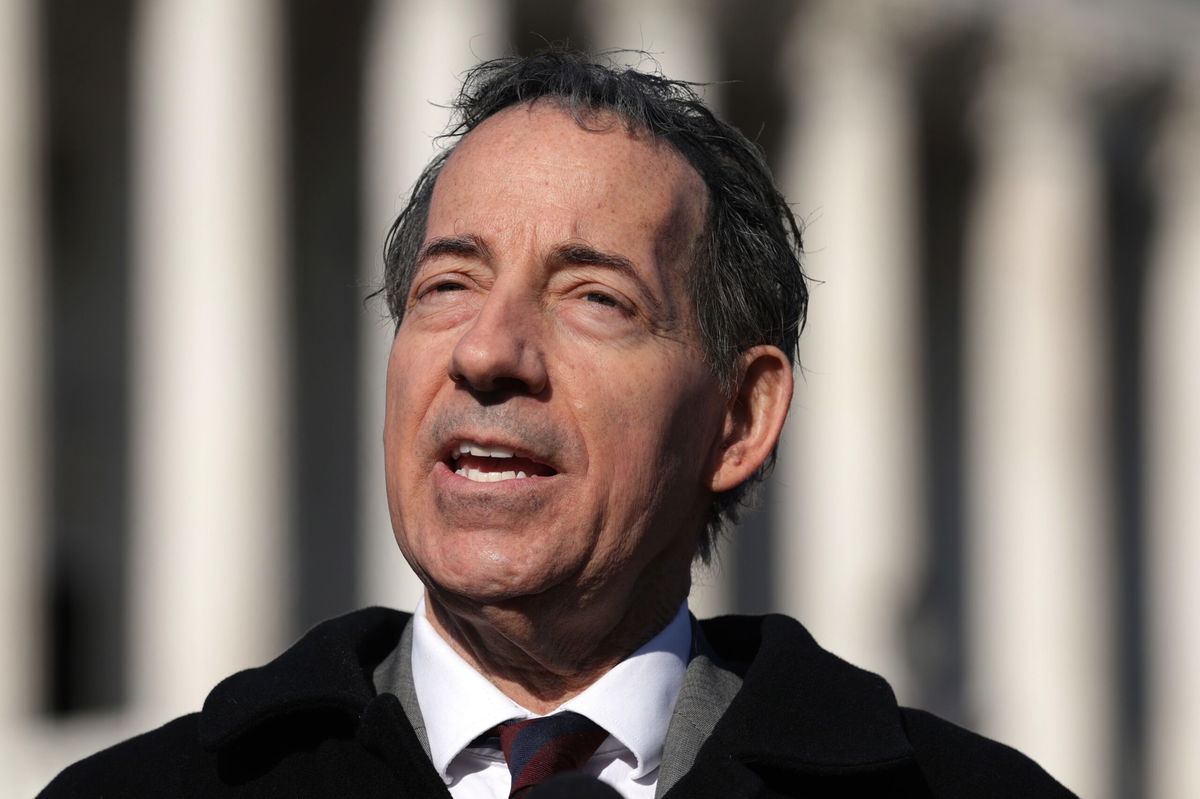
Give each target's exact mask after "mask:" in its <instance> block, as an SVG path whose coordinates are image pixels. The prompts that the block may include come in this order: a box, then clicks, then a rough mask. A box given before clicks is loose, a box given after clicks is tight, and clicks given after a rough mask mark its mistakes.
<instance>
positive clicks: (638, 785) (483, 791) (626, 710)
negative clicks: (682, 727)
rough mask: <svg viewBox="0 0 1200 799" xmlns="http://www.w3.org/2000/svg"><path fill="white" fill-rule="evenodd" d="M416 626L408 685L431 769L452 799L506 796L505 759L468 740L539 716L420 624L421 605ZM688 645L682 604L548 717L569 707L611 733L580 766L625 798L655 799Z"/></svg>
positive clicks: (422, 621)
mask: <svg viewBox="0 0 1200 799" xmlns="http://www.w3.org/2000/svg"><path fill="white" fill-rule="evenodd" d="M412 623H413V642H412V679H413V688H414V690H415V691H416V695H417V703H418V704H419V705H420V707H421V716H422V718H423V719H424V721H425V731H426V734H427V735H428V738H429V756H430V759H431V760H432V761H433V767H434V768H435V769H437V771H438V773H439V774H441V775H442V779H444V780H445V781H446V785H447V787H448V788H449V789H450V794H451V796H454V797H455V799H505V797H507V796H508V790H509V786H510V784H511V777H510V775H509V772H508V766H507V764H506V763H505V761H504V755H503V753H502V752H500V751H499V750H497V749H492V748H490V747H483V748H476V747H471V746H470V744H471V742H472V741H474V740H475V739H476V738H477V737H479V735H481V734H482V733H484V732H486V731H487V730H489V729H491V728H492V727H495V726H496V725H497V724H499V723H500V722H502V721H508V720H509V719H513V718H517V719H525V718H534V717H536V716H537V715H538V714H536V713H533V712H531V711H529V710H527V709H525V708H523V707H521V706H520V705H518V704H517V703H516V702H514V701H512V700H511V699H509V698H508V697H507V696H505V695H504V694H503V693H501V692H500V690H499V689H498V688H496V686H494V685H492V684H491V683H490V682H488V680H487V678H485V677H484V676H483V675H482V674H480V673H479V672H478V671H476V670H475V669H474V667H472V666H471V665H470V664H469V663H467V662H466V661H465V660H463V659H462V657H460V656H459V654H458V653H457V652H455V651H454V649H453V648H452V647H451V646H450V645H449V644H448V643H446V641H445V640H443V639H442V637H441V636H440V635H439V634H438V632H437V631H436V630H435V629H434V628H433V625H432V624H430V622H429V620H428V619H427V618H426V616H425V602H424V600H423V599H422V601H421V603H420V604H419V605H418V606H417V609H416V612H415V613H414V614H413V622H412ZM691 642H692V629H691V621H690V618H689V616H688V611H687V604H686V603H684V604H683V606H682V607H680V609H679V612H678V613H676V614H675V618H673V619H672V620H671V622H670V623H669V624H667V626H666V627H664V628H663V630H662V631H661V632H660V633H659V634H658V635H656V636H654V637H653V638H651V639H650V640H649V641H647V642H646V644H645V645H644V646H642V647H641V648H640V649H638V650H637V651H636V652H634V653H633V654H632V655H630V656H629V657H628V658H626V659H625V660H623V661H622V662H620V663H618V664H617V665H616V666H614V667H613V668H612V669H611V670H610V671H609V672H608V673H606V674H605V675H604V676H602V677H601V678H600V679H599V680H597V681H596V682H594V683H592V684H591V685H590V686H588V687H587V689H585V690H584V691H583V693H581V694H579V695H578V696H576V697H574V698H572V699H569V700H568V701H566V702H564V703H563V704H562V705H561V706H560V707H558V708H556V709H555V710H554V711H552V712H558V711H559V710H573V711H575V712H576V713H580V714H582V715H584V716H587V717H588V718H589V719H591V720H592V721H594V722H596V723H597V724H599V725H600V726H601V727H603V728H604V729H606V730H607V731H608V733H609V737H608V738H606V739H605V740H604V742H603V743H601V744H600V748H599V749H598V750H597V751H596V754H595V755H593V756H592V759H591V760H589V761H588V762H587V765H586V766H584V769H583V770H584V771H585V772H586V773H588V774H591V775H593V776H595V777H599V778H600V779H601V780H603V781H604V782H606V783H608V784H609V785H611V786H613V787H614V788H616V789H617V791H619V792H620V793H621V795H622V796H624V797H631V798H632V797H638V798H639V799H651V797H653V796H654V789H655V786H656V784H657V782H658V766H659V763H660V762H661V761H662V751H663V740H664V739H665V738H666V735H667V725H668V724H669V723H670V720H671V712H672V711H673V710H674V708H675V700H676V698H677V697H678V695H679V688H680V686H681V685H682V684H683V673H684V671H685V670H686V668H687V662H688V655H689V653H690V651H691ZM547 715H549V714H547Z"/></svg>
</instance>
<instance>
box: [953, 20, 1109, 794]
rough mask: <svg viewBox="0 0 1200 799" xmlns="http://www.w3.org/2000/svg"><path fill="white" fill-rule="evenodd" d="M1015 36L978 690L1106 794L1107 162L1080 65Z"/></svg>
mask: <svg viewBox="0 0 1200 799" xmlns="http://www.w3.org/2000/svg"><path fill="white" fill-rule="evenodd" d="M1026 22H1027V24H1029V25H1034V24H1036V20H1032V19H1030V20H1026ZM1014 24H1016V23H1015V21H1014ZM1007 32H1008V33H1009V34H1010V35H1009V38H1008V39H1007V40H1006V41H1007V43H1008V45H1009V47H1010V48H1011V49H1010V50H1009V51H1008V52H1006V53H1005V58H1004V59H1003V61H1002V62H1001V64H1000V65H999V66H998V67H997V68H996V70H995V71H994V72H993V73H992V75H991V76H990V78H989V85H988V86H987V87H986V89H985V92H984V96H983V98H982V108H981V111H982V115H981V116H980V117H979V118H978V121H979V123H980V125H979V128H978V130H979V131H980V136H981V147H982V153H983V168H982V171H981V175H980V189H979V194H978V200H977V205H976V209H975V210H976V214H975V217H974V219H973V234H972V235H973V238H972V241H971V243H970V254H969V270H968V275H967V279H966V308H965V313H964V319H965V325H966V339H967V341H966V346H965V358H966V367H967V372H968V377H967V403H968V406H967V419H968V423H967V426H968V431H969V432H968V442H969V447H968V464H969V467H968V468H969V474H968V475H967V492H968V512H967V517H968V524H967V530H968V533H969V536H968V540H967V542H966V546H965V550H966V561H967V580H966V581H965V584H966V586H967V588H968V600H967V605H968V607H967V614H966V618H967V640H968V654H967V661H968V686H967V689H968V696H969V701H970V702H971V706H972V707H973V708H974V709H975V711H976V712H977V714H978V719H979V729H980V731H981V732H983V733H985V734H987V735H990V736H993V737H995V738H998V739H1000V740H1001V741H1004V742H1005V743H1008V744H1010V745H1013V746H1016V747H1017V748H1019V749H1021V750H1023V751H1024V752H1026V753H1027V754H1029V755H1030V756H1032V757H1033V758H1034V759H1035V760H1037V761H1038V762H1040V763H1041V764H1042V765H1043V766H1044V767H1045V768H1046V769H1047V770H1048V771H1050V773H1051V774H1053V775H1055V776H1056V777H1057V778H1059V779H1060V780H1062V781H1063V782H1064V783H1065V784H1066V785H1067V786H1068V787H1069V788H1071V789H1072V790H1074V791H1075V792H1077V793H1078V794H1079V795H1080V796H1088V797H1095V798H1096V799H1103V797H1106V796H1108V795H1109V790H1110V788H1109V785H1108V783H1109V780H1108V779H1107V775H1108V774H1109V768H1110V757H1111V755H1112V752H1111V751H1110V745H1111V736H1110V731H1111V728H1112V723H1113V720H1114V714H1113V707H1112V705H1113V698H1112V690H1113V687H1112V682H1111V678H1112V668H1113V665H1112V663H1111V662H1110V661H1111V658H1110V654H1111V648H1110V646H1111V644H1110V640H1109V634H1110V629H1109V628H1110V627H1111V618H1112V604H1111V603H1112V599H1111V590H1112V579H1111V575H1110V570H1111V563H1110V558H1109V551H1110V549H1111V540H1112V534H1111V530H1110V518H1111V512H1112V508H1111V505H1110V502H1109V498H1108V492H1107V491H1106V488H1107V486H1108V478H1109V470H1108V468H1107V466H1106V460H1107V459H1108V457H1109V454H1110V448H1109V446H1108V436H1107V434H1106V433H1107V419H1108V410H1109V409H1108V403H1107V402H1106V398H1107V385H1108V384H1107V381H1106V376H1105V357H1104V351H1103V342H1104V341H1105V335H1104V320H1103V318H1102V308H1103V298H1104V294H1103V282H1102V281H1103V280H1104V277H1103V274H1102V273H1101V271H1100V264H1101V263H1102V259H1101V258H1100V254H1099V252H1098V249H1097V241H1098V238H1099V236H1100V230H1099V227H1098V224H1099V222H1098V217H1099V210H1098V208H1097V197H1098V196H1099V187H1098V185H1097V165H1096V164H1095V163H1094V161H1093V153H1092V150H1091V147H1090V139H1089V132H1088V129H1087V125H1088V120H1087V119H1086V118H1085V116H1084V113H1083V109H1082V108H1081V107H1080V106H1081V103H1082V92H1081V91H1079V89H1080V87H1079V85H1078V84H1079V83H1080V82H1081V80H1082V75H1080V74H1078V73H1080V72H1081V71H1082V65H1081V64H1080V63H1078V59H1073V58H1072V57H1071V54H1070V52H1069V50H1068V48H1065V47H1063V46H1061V45H1062V43H1061V42H1057V41H1047V40H1046V39H1045V37H1044V36H1041V35H1033V34H1035V33H1039V32H1040V29H1036V28H1028V29H1024V28H1022V29H1020V30H1018V29H1015V28H1014V29H1012V30H1009V31H1007ZM1018 42H1020V43H1022V46H1021V47H1020V48H1018V47H1017V43H1018ZM1036 42H1040V43H1041V46H1040V47H1034V46H1033V44H1034V43H1036Z"/></svg>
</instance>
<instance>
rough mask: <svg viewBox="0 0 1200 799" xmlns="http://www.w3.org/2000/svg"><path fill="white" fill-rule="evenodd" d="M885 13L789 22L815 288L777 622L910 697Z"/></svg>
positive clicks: (903, 154) (861, 11)
mask: <svg viewBox="0 0 1200 799" xmlns="http://www.w3.org/2000/svg"><path fill="white" fill-rule="evenodd" d="M881 9H882V6H877V5H874V4H872V3H861V2H852V3H846V2H822V3H817V4H814V5H813V7H812V8H811V9H810V10H809V12H808V13H806V14H804V15H802V16H801V17H800V18H799V19H798V26H797V35H796V36H795V37H794V39H793V46H794V58H793V60H792V62H791V63H790V64H789V71H788V74H789V75H791V76H794V77H793V87H794V100H793V108H794V109H796V112H797V114H798V119H799V120H800V121H799V122H798V124H797V127H796V129H795V130H794V131H793V132H792V134H791V136H792V138H793V143H792V145H791V147H792V151H791V157H790V165H789V167H788V169H787V171H786V173H785V180H784V184H783V188H784V194H785V195H786V196H787V197H788V199H789V200H791V201H792V202H793V210H794V211H795V212H796V214H797V216H798V217H801V218H802V219H803V220H804V221H805V227H806V229H805V249H806V250H807V256H806V269H807V272H808V273H809V275H810V276H812V277H813V278H815V280H816V281H818V282H814V284H813V285H812V291H811V309H810V313H809V323H808V328H807V330H806V332H805V333H804V335H803V336H802V337H801V341H800V359H801V361H802V363H803V368H802V371H801V372H800V373H798V375H797V379H796V395H795V399H794V400H793V402H792V412H791V417H790V418H789V420H788V425H787V428H786V430H785V433H784V446H783V448H782V451H781V457H780V463H779V470H778V473H777V475H776V478H775V479H776V493H775V497H776V500H775V501H776V503H777V505H778V506H779V511H780V512H779V514H778V516H777V519H779V523H780V525H781V529H780V530H779V531H778V532H777V534H776V536H775V537H776V540H777V541H779V543H780V552H779V557H778V558H777V563H778V569H779V573H778V576H777V577H776V582H777V584H778V585H779V586H780V587H781V590H782V597H781V599H782V603H783V604H782V607H781V610H783V611H785V612H787V613H790V614H793V615H795V616H797V617H798V618H799V619H800V620H801V621H803V622H804V624H805V625H807V626H808V627H809V628H810V629H811V630H812V631H813V633H814V635H816V637H817V639H818V640H819V641H820V642H821V643H822V645H823V646H826V647H829V648H830V649H832V650H834V651H835V652H837V653H838V654H839V655H841V656H843V657H846V658H848V659H850V660H851V661H853V662H855V663H857V664H860V665H862V666H864V667H866V668H869V669H872V670H875V671H878V672H880V673H882V674H884V675H886V676H887V678H888V679H889V680H890V681H891V682H892V683H893V685H894V686H895V687H896V688H897V690H898V692H899V693H900V694H901V696H903V695H904V694H905V693H906V691H907V689H908V685H909V682H910V677H909V674H908V669H907V665H906V660H905V657H904V641H903V640H902V630H903V623H902V622H903V620H904V615H905V613H906V612H907V611H908V609H909V607H910V606H911V604H912V601H913V600H912V596H911V595H912V593H913V591H914V586H915V582H916V577H917V567H918V565H919V563H918V562H917V556H918V549H919V539H918V532H919V529H920V528H919V525H920V518H921V508H920V504H921V503H920V496H921V491H920V482H919V480H920V475H921V466H920V463H921V461H920V453H919V448H920V436H919V430H920V417H919V413H918V409H919V406H918V405H917V401H918V398H919V389H920V385H919V380H920V373H921V370H920V368H919V362H920V357H919V347H918V342H919V332H918V327H917V325H916V321H917V318H918V317H917V314H918V312H919V311H918V307H917V300H918V297H919V294H918V288H919V287H918V285H917V275H916V265H915V259H914V252H913V250H914V241H913V224H914V220H913V218H912V212H911V210H910V209H911V207H912V200H911V196H912V194H913V190H914V187H913V180H914V176H913V174H912V158H911V155H910V151H911V149H912V146H911V144H910V136H911V132H910V131H911V127H912V123H911V119H910V108H909V104H908V98H907V96H906V93H905V81H906V79H907V76H906V71H905V67H906V65H905V62H904V59H903V55H902V52H901V43H900V42H898V41H896V40H895V39H894V38H892V37H893V34H892V33H889V27H890V26H889V25H888V24H887V22H888V20H887V18H886V17H885V16H884V12H883V11H882V10H881Z"/></svg>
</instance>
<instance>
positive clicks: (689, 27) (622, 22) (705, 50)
mask: <svg viewBox="0 0 1200 799" xmlns="http://www.w3.org/2000/svg"><path fill="white" fill-rule="evenodd" d="M716 11H717V9H716V7H715V4H714V3H713V2H711V0H590V1H589V2H585V3H584V4H583V7H582V12H581V13H582V14H583V18H584V20H585V22H586V24H587V26H588V33H589V41H590V42H591V43H592V49H594V50H596V51H601V50H611V49H626V50H644V51H646V52H647V53H649V54H650V55H651V56H652V58H653V59H654V60H653V61H648V60H645V59H644V58H643V57H641V56H639V55H637V54H634V53H631V54H623V55H621V56H619V57H618V58H617V60H618V62H620V63H624V64H628V65H629V66H632V67H636V68H638V69H641V70H643V71H652V70H654V69H656V68H657V67H661V69H662V72H663V74H664V75H666V76H667V77H668V78H672V79H674V80H691V81H717V80H719V79H720V78H721V75H720V74H719V72H718V69H719V68H718V66H717V64H716V60H715V58H714V56H713V54H714V53H715V52H716V49H717V45H718V43H717V40H716V31H715V30H714V25H713V20H714V18H715V16H716ZM655 62H657V64H655ZM696 89H697V92H698V93H699V94H700V96H701V97H703V98H704V100H705V102H706V103H707V104H708V106H709V108H711V109H713V110H714V111H716V112H717V113H720V105H721V103H720V99H721V98H720V87H719V86H714V87H707V88H706V87H696ZM734 538H736V536H733V537H731V538H727V539H725V540H723V541H721V542H719V544H718V546H717V549H716V553H715V557H714V558H713V561H712V563H711V564H709V565H707V566H706V565H703V564H699V563H698V564H696V565H695V567H694V568H693V569H692V592H691V595H690V596H689V597H688V604H689V607H690V609H691V611H692V612H693V613H694V614H696V616H697V617H698V618H702V619H703V618H708V617H710V616H719V615H721V614H724V613H731V612H733V610H734V607H733V585H732V579H733V573H732V571H731V570H727V569H726V568H724V562H725V561H726V559H727V557H728V554H729V551H730V550H731V549H732V548H734V547H736V546H737V541H736V540H734Z"/></svg>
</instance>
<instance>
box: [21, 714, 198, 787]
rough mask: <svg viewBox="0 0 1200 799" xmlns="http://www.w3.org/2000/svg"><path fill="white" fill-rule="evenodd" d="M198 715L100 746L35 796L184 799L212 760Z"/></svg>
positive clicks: (179, 719) (191, 715) (188, 716)
mask: <svg viewBox="0 0 1200 799" xmlns="http://www.w3.org/2000/svg"><path fill="white" fill-rule="evenodd" d="M199 719H200V714H199V713H192V714H190V715H187V716H182V717H180V718H177V719H175V720H174V721H171V722H169V723H167V724H165V725H163V726H162V727H159V728H158V729H156V730H152V731H150V732H147V733H143V734H141V735H138V736H136V737H134V738H130V739H129V740H127V741H122V742H121V743H119V744H117V745H115V746H112V747H109V748H108V749H104V750H102V751H100V752H97V753H96V754H94V755H92V756H90V757H87V758H84V759H83V760H80V761H79V762H78V763H75V764H74V765H72V766H69V767H68V768H66V769H65V770H64V771H63V772H62V773H61V774H59V775H58V776H57V777H56V778H55V779H54V781H53V782H51V783H50V784H49V785H47V786H46V788H45V790H43V791H42V793H40V794H39V795H38V796H39V797H40V798H44V799H59V798H60V797H61V798H62V799H67V797H71V798H72V799H81V798H82V797H93V796H94V797H108V796H120V797H129V798H130V799H139V798H140V797H168V796H174V797H184V796H188V795H191V794H192V791H191V788H190V787H189V786H193V785H194V784H195V780H196V779H197V778H198V777H200V776H201V775H202V774H203V773H205V772H206V771H209V770H210V769H208V768H206V766H207V765H208V764H207V763H206V762H205V761H207V760H210V759H211V755H208V754H207V753H206V752H204V750H203V749H202V748H201V747H200V745H199V743H198V742H197V728H198V724H199Z"/></svg>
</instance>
